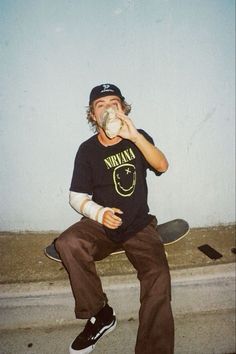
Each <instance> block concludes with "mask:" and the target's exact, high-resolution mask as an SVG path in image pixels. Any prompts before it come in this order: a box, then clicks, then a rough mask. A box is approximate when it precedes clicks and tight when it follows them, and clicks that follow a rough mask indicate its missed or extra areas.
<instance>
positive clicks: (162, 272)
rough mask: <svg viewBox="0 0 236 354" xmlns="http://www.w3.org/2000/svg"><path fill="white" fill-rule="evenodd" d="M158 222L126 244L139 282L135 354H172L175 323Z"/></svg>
mask: <svg viewBox="0 0 236 354" xmlns="http://www.w3.org/2000/svg"><path fill="white" fill-rule="evenodd" d="M155 226H156V219H155V220H154V221H153V222H152V223H151V224H149V225H148V226H147V227H146V228H144V229H143V230H142V231H141V232H138V233H137V234H136V235H135V236H134V237H133V238H131V239H129V240H128V241H126V242H125V243H123V247H124V249H125V252H126V255H127V257H128V258H129V260H130V262H131V263H132V264H133V266H134V267H135V268H136V269H137V276H138V279H139V280H140V302H141V307H140V311H139V329H138V334H137V341H136V347H135V354H154V353H155V354H172V353H173V351H174V321H173V315H172V310H171V304H170V301H171V285H170V273H169V267H168V263H167V259H166V255H165V251H164V246H163V244H162V243H161V241H160V239H159V236H158V233H157V231H156V227H155Z"/></svg>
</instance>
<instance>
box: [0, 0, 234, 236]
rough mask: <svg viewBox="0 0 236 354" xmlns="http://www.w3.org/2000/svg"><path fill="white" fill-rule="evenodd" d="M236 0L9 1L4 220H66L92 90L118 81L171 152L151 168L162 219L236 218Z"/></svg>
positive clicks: (57, 224)
mask: <svg viewBox="0 0 236 354" xmlns="http://www.w3.org/2000/svg"><path fill="white" fill-rule="evenodd" d="M234 6H235V2H234V1H233V0H172V1H168V0H148V1H142V0H137V1H135V0H111V1H108V0H99V1H97V0H51V1H47V0H38V1H34V0H19V1H18V0H15V1H14V0H0V33H1V36H0V49H1V63H0V68H1V69H0V70H1V80H0V85H1V92H0V119H1V122H0V134H1V137H0V138H1V143H0V144H1V145H0V154H1V155H0V159H1V160H0V161H1V168H0V179H1V183H0V192H1V199H0V204H1V207H0V208H1V210H0V224H1V226H0V227H1V230H5V231H6V230H7V231H11V230H35V231H41V230H42V231H47V230H62V229H64V228H66V227H67V226H69V225H70V224H71V223H72V222H74V221H75V220H77V219H78V215H77V214H76V213H75V212H74V211H73V210H72V209H71V208H70V207H69V205H68V189H69V185H70V179H71V174H72V168H73V160H74V156H75V153H76V151H77V148H78V146H79V145H80V143H81V142H82V141H84V140H85V139H87V138H88V137H89V136H90V135H91V131H90V130H89V127H88V126H87V123H86V119H85V106H86V105H87V103H88V95H89V92H90V89H91V88H92V87H93V86H95V85H97V84H99V83H105V82H113V83H115V84H117V85H118V86H120V88H121V89H122V92H123V94H124V95H125V96H126V98H127V101H128V102H130V103H132V105H133V112H132V114H131V116H132V118H133V119H134V121H135V122H136V125H137V127H142V128H144V129H146V131H147V132H149V133H150V134H151V135H152V136H153V138H154V139H155V141H156V143H157V145H158V146H159V147H160V148H161V149H162V150H163V151H164V152H165V153H166V155H167V156H168V158H169V162H170V169H169V171H168V172H167V173H166V174H165V175H163V176H162V177H160V178H156V177H155V176H153V175H151V174H149V177H148V179H149V187H150V189H149V190H150V192H149V193H150V198H149V199H150V207H151V210H152V212H153V213H155V214H157V216H158V219H159V221H160V222H162V221H165V220H168V219H171V218H175V217H184V218H186V219H187V220H189V222H190V224H191V226H211V225H217V224H219V223H231V222H234V220H235V209H234V197H235V160H234V139H235V135H234V134H235V126H234V108H235V105H234V84H235V82H234V78H235V76H234V75H235V72H234V49H235V48H234V30H235V28H234V25H235V18H234V13H235V9H234Z"/></svg>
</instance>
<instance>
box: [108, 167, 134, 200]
mask: <svg viewBox="0 0 236 354" xmlns="http://www.w3.org/2000/svg"><path fill="white" fill-rule="evenodd" d="M113 181H114V184H115V189H116V191H117V193H118V194H120V195H121V196H122V197H129V196H131V195H132V194H133V193H134V190H135V186H136V170H135V166H134V165H131V164H129V163H126V164H124V165H121V166H118V167H116V168H115V169H114V171H113Z"/></svg>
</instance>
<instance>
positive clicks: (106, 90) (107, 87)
mask: <svg viewBox="0 0 236 354" xmlns="http://www.w3.org/2000/svg"><path fill="white" fill-rule="evenodd" d="M102 86H103V90H101V93H102V92H114V90H112V89H111V88H110V85H108V84H103V85H102Z"/></svg>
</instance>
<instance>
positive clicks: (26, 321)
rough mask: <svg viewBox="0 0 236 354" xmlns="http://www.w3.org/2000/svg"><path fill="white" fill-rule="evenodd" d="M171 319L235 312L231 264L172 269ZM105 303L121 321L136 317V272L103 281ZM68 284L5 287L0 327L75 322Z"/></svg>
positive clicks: (0, 301) (0, 293) (0, 299)
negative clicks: (107, 301) (106, 302)
mask: <svg viewBox="0 0 236 354" xmlns="http://www.w3.org/2000/svg"><path fill="white" fill-rule="evenodd" d="M171 278H172V308H173V313H174V316H175V317H176V316H181V315H184V314H190V313H199V312H209V311H222V310H231V309H234V308H235V263H229V264H220V265H211V266H205V267H197V268H188V269H180V270H173V271H171ZM102 283H103V288H104V291H105V292H106V293H107V296H108V299H109V303H110V304H111V305H112V306H113V307H114V308H115V311H116V314H117V317H118V318H119V319H120V320H123V319H130V318H137V316H138V310H139V282H138V280H137V278H136V274H131V275H119V276H107V277H103V278H102ZM73 310H74V299H73V296H72V293H71V289H70V286H69V283H68V281H55V282H37V283H28V284H4V285H1V291H0V313H1V316H0V329H16V328H26V327H44V326H50V325H55V324H57V325H58V324H69V323H73V322H75V321H76V320H75V318H74V312H73Z"/></svg>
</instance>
